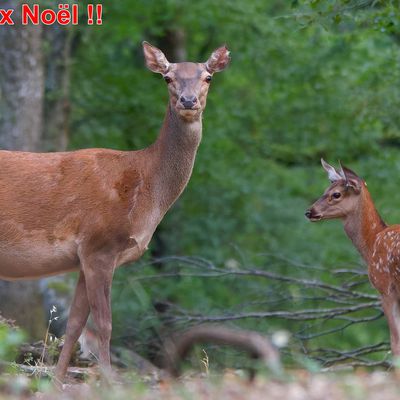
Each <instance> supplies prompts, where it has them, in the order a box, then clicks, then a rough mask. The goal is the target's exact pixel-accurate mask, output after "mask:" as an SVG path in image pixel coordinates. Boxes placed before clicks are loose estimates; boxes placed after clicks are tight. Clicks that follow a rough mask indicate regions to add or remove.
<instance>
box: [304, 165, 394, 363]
mask: <svg viewBox="0 0 400 400" xmlns="http://www.w3.org/2000/svg"><path fill="white" fill-rule="evenodd" d="M321 163H322V166H323V168H324V169H325V171H326V172H327V173H328V177H329V180H330V181H331V185H330V186H329V187H328V189H326V191H325V193H324V194H323V195H322V197H320V198H319V199H318V200H317V201H316V202H315V203H314V204H313V205H312V206H311V208H310V209H308V210H307V211H306V214H305V215H306V217H307V218H308V219H309V220H310V221H312V222H315V221H321V220H323V219H334V218H339V219H341V220H342V221H343V225H344V230H345V232H346V234H347V236H348V237H349V238H350V239H351V241H352V242H353V244H354V246H355V247H356V248H357V250H358V251H359V252H360V254H361V256H362V257H363V259H364V260H365V262H366V263H367V265H368V276H369V279H370V281H371V283H372V285H373V286H374V287H375V288H376V289H377V290H378V291H379V293H380V295H381V299H382V306H383V311H384V313H385V316H386V318H387V320H388V323H389V329H390V341H391V348H392V353H393V355H394V356H396V357H399V356H400V225H389V226H387V225H386V224H385V223H384V222H383V220H382V219H381V217H380V216H379V214H378V212H377V211H376V209H375V206H374V203H373V201H372V198H371V195H370V194H369V191H368V189H367V184H366V183H365V182H364V181H363V180H362V179H361V178H360V177H358V176H357V175H356V173H354V172H353V171H351V170H350V169H348V168H345V167H342V166H341V167H340V169H338V170H337V169H335V168H334V167H332V166H331V165H329V164H328V163H326V162H325V161H324V160H322V159H321Z"/></svg>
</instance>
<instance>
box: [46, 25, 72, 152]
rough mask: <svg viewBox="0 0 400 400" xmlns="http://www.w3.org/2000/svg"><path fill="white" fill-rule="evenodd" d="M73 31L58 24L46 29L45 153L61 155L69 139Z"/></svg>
mask: <svg viewBox="0 0 400 400" xmlns="http://www.w3.org/2000/svg"><path fill="white" fill-rule="evenodd" d="M72 32H73V31H72V29H71V28H67V27H61V26H59V25H57V24H55V25H49V26H46V27H45V28H44V39H45V41H46V45H47V47H48V48H49V51H48V52H47V54H46V61H45V70H46V80H45V100H44V101H45V107H44V127H43V136H42V149H43V150H44V151H60V150H61V151H62V150H65V149H66V148H67V143H68V136H69V112H70V105H69V83H70V58H71V43H72Z"/></svg>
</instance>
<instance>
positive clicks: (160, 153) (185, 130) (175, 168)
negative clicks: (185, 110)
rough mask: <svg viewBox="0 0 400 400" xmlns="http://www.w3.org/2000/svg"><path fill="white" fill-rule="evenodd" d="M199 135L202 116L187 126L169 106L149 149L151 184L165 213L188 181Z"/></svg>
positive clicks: (199, 139) (199, 138)
mask: <svg viewBox="0 0 400 400" xmlns="http://www.w3.org/2000/svg"><path fill="white" fill-rule="evenodd" d="M201 134H202V121H201V116H200V117H199V118H198V119H196V120H195V121H192V122H186V121H184V120H183V119H182V118H180V117H179V116H178V115H177V114H176V112H175V111H174V109H173V108H172V106H171V104H170V103H168V108H167V112H166V115H165V118H164V123H163V126H162V128H161V131H160V134H159V136H158V138H157V140H156V142H155V143H154V145H153V146H152V156H153V157H152V159H153V161H152V164H153V166H152V170H153V174H152V175H153V177H154V178H153V184H154V187H155V190H156V192H157V197H158V198H159V199H160V204H161V206H162V207H163V208H164V209H165V211H166V210H167V209H168V208H169V207H170V206H171V204H172V203H173V202H174V201H175V200H176V199H177V197H178V196H179V195H180V194H181V193H182V191H183V189H184V188H185V186H186V185H187V183H188V181H189V179H190V176H191V174H192V169H193V164H194V160H195V157H196V153H197V148H198V147H199V144H200V141H201Z"/></svg>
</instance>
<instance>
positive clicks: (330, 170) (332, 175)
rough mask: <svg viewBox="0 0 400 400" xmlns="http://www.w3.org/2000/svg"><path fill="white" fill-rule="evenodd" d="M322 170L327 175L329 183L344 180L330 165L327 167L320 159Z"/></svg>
mask: <svg viewBox="0 0 400 400" xmlns="http://www.w3.org/2000/svg"><path fill="white" fill-rule="evenodd" d="M321 164H322V168H323V169H324V170H325V171H326V172H327V173H328V179H329V180H330V181H331V182H336V181H339V180H340V179H345V177H344V176H341V175H340V174H339V173H338V172H337V171H336V169H335V168H333V167H332V165H329V164H328V163H327V162H326V161H325V160H324V159H323V158H321Z"/></svg>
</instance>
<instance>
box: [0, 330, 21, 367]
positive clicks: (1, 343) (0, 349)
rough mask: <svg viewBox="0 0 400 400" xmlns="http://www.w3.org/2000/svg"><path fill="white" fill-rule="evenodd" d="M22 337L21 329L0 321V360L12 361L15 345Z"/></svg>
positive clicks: (15, 349)
mask: <svg viewBox="0 0 400 400" xmlns="http://www.w3.org/2000/svg"><path fill="white" fill-rule="evenodd" d="M23 339H24V335H23V333H22V331H21V330H19V329H14V328H10V327H9V326H8V325H6V324H3V323H1V322H0V360H4V361H14V359H15V355H16V353H17V347H18V346H19V345H20V344H21V343H22V341H23Z"/></svg>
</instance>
